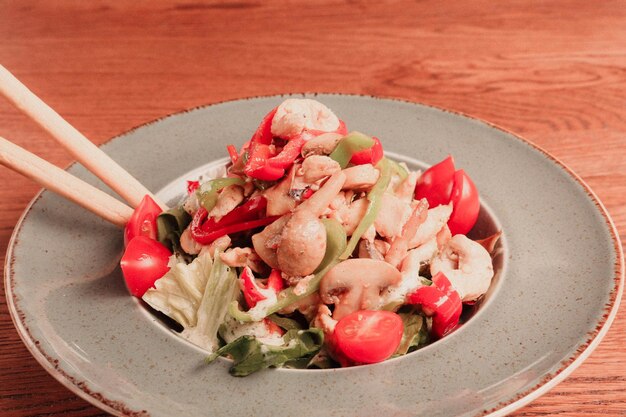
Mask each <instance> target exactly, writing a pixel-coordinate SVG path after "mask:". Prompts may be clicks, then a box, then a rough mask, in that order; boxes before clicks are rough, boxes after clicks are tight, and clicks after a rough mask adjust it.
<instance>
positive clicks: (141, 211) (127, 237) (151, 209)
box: [124, 195, 163, 245]
mask: <svg viewBox="0 0 626 417" xmlns="http://www.w3.org/2000/svg"><path fill="white" fill-rule="evenodd" d="M162 211H163V210H161V207H159V205H158V204H157V203H155V202H154V200H153V199H152V198H150V196H149V195H146V196H145V197H144V198H143V200H141V203H139V205H138V206H137V208H136V209H135V211H134V212H133V215H132V216H130V220H128V223H126V227H125V229H124V244H126V245H128V243H129V242H130V241H131V240H133V238H134V237H136V236H146V237H149V238H150V239H155V240H156V238H157V225H156V219H157V217H159V214H161V212H162Z"/></svg>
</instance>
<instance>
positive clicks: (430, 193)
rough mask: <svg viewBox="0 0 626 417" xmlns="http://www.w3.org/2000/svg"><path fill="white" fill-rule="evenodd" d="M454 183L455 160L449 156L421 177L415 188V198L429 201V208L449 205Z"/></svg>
mask: <svg viewBox="0 0 626 417" xmlns="http://www.w3.org/2000/svg"><path fill="white" fill-rule="evenodd" d="M453 181H454V159H453V158H452V156H448V157H447V158H446V159H444V160H443V161H441V162H439V163H438V164H435V165H433V166H431V167H430V168H428V169H427V170H426V171H424V173H423V174H422V175H421V176H420V178H419V180H418V181H417V186H416V187H415V198H416V199H418V200H421V199H422V198H425V199H426V200H428V207H430V208H433V207H437V206H439V205H441V204H448V203H449V202H450V196H451V195H452V183H453Z"/></svg>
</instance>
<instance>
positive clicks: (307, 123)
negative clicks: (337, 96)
mask: <svg viewBox="0 0 626 417" xmlns="http://www.w3.org/2000/svg"><path fill="white" fill-rule="evenodd" d="M338 128H339V119H338V118H337V116H335V114H334V113H333V112H332V111H331V110H330V109H329V108H328V107H326V106H325V105H323V104H322V103H320V102H319V101H315V100H311V99H308V98H304V99H295V98H290V99H287V100H285V101H283V102H282V103H281V104H280V105H279V106H278V108H277V109H276V114H275V115H274V118H273V120H272V127H271V131H272V135H274V136H278V137H279V138H284V139H289V138H292V137H294V136H297V135H299V134H301V133H302V132H303V131H304V130H318V131H322V132H333V131H335V130H337V129H338Z"/></svg>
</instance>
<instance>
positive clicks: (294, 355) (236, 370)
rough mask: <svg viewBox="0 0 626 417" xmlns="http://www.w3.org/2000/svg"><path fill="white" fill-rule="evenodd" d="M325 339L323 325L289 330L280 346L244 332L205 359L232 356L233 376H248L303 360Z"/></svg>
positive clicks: (211, 359)
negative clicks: (264, 341)
mask: <svg viewBox="0 0 626 417" xmlns="http://www.w3.org/2000/svg"><path fill="white" fill-rule="evenodd" d="M323 343H324V332H323V331H322V330H321V329H315V328H313V329H309V330H289V331H288V332H287V333H285V335H284V336H283V344H282V345H281V346H273V345H266V344H263V343H262V342H260V341H259V340H258V339H257V338H255V337H254V336H241V337H240V338H238V339H236V340H235V341H233V342H231V343H229V344H227V345H225V346H223V347H222V348H220V349H219V350H217V351H216V352H215V353H213V354H212V355H210V356H209V357H208V358H207V359H206V362H207V364H208V363H211V362H213V361H214V360H215V359H217V357H218V356H227V355H228V356H230V357H231V358H232V359H233V361H234V364H233V366H232V367H231V368H230V371H229V372H230V374H231V375H233V376H247V375H250V374H251V373H253V372H256V371H260V370H261V369H265V368H269V367H271V366H289V365H290V364H294V365H296V366H298V364H299V363H300V362H302V361H303V360H305V361H306V362H308V360H309V359H310V358H311V357H313V356H314V355H315V354H316V353H317V352H319V350H320V349H321V347H322V345H323Z"/></svg>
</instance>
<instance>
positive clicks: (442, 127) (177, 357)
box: [5, 95, 623, 417]
mask: <svg viewBox="0 0 626 417" xmlns="http://www.w3.org/2000/svg"><path fill="white" fill-rule="evenodd" d="M316 97H317V99H318V100H320V101H322V102H323V103H325V104H326V105H328V106H329V107H330V108H331V109H333V110H334V111H335V113H336V114H337V115H339V116H340V117H341V118H342V119H344V120H345V121H346V123H347V125H348V127H349V128H350V129H354V130H359V131H363V132H367V133H370V134H373V135H376V136H378V137H380V138H381V139H382V141H383V143H384V146H385V149H386V150H388V151H391V152H393V153H394V154H396V155H404V156H405V157H406V158H409V159H407V161H408V162H409V163H411V164H412V165H413V166H414V167H415V166H419V167H425V166H427V165H430V164H433V163H435V162H438V161H439V160H441V159H443V158H444V157H445V156H446V155H447V154H449V153H450V154H453V155H454V156H455V159H456V162H457V166H459V167H462V168H464V169H465V170H466V171H467V172H468V173H469V174H470V175H471V177H472V178H473V179H474V182H475V183H476V185H477V186H478V188H479V190H480V192H481V198H482V204H483V207H482V212H481V218H482V220H481V224H483V225H484V228H485V230H486V229H489V228H492V229H493V228H497V227H501V228H502V229H503V230H504V239H503V241H502V245H501V248H500V256H499V260H497V270H498V272H497V276H496V281H495V282H494V284H493V287H492V288H491V291H490V295H489V297H488V299H487V300H486V302H484V303H483V305H482V306H481V308H480V310H479V311H478V313H477V314H476V315H475V316H474V317H473V318H472V319H471V320H470V321H469V322H468V323H467V324H465V325H464V326H463V327H462V328H461V329H460V330H458V331H456V332H455V333H453V334H452V335H450V336H449V337H447V338H445V339H443V340H441V341H439V342H437V343H434V344H432V345H430V346H428V347H426V348H424V349H422V350H419V351H417V352H415V353H412V354H409V355H407V356H405V357H401V358H397V359H394V360H390V361H387V362H385V363H382V364H377V365H370V366H361V367H355V368H349V369H334V370H322V371H319V370H317V371H312V370H308V371H307V370H275V369H274V370H267V371H264V372H259V373H257V374H254V375H252V376H249V377H247V378H234V377H231V376H229V374H228V367H229V362H228V361H227V360H225V359H222V360H220V361H217V362H216V363H214V364H213V365H211V366H205V365H204V364H203V359H204V357H205V353H204V352H203V351H201V350H200V349H198V348H195V347H194V346H192V345H191V344H189V343H188V342H185V341H184V340H182V339H181V338H179V337H178V336H177V335H176V334H174V333H173V332H172V331H170V330H169V329H168V328H166V327H165V326H164V325H163V324H162V323H161V322H160V321H159V320H158V319H157V318H156V317H155V316H153V315H152V314H151V313H150V312H149V311H148V310H146V309H145V308H144V306H143V305H141V304H140V303H139V302H138V300H137V299H135V298H133V297H130V296H129V295H128V293H127V291H126V289H125V287H124V283H123V279H122V276H121V273H120V270H119V268H118V261H119V258H120V256H121V253H122V248H123V242H122V233H121V231H120V230H118V229H116V228H115V227H113V226H110V225H108V224H106V223H105V222H104V221H101V220H99V219H97V218H96V217H95V216H94V215H92V214H90V213H88V212H86V211H84V210H82V209H81V208H79V207H77V206H74V205H72V204H71V203H69V202H66V201H65V200H63V199H62V198H60V197H57V196H55V195H53V194H51V193H49V192H43V193H41V194H40V195H39V196H37V198H35V200H34V202H33V203H32V204H31V206H30V207H29V208H28V210H27V211H26V213H25V215H24V216H23V218H22V219H21V220H20V222H19V224H18V226H17V227H16V229H15V233H14V235H13V239H12V242H11V244H10V247H9V252H8V255H7V264H6V268H5V274H6V277H5V285H6V293H7V298H8V302H9V306H10V309H11V313H12V315H13V319H14V321H15V325H16V327H17V329H18V331H19V333H20V334H21V336H22V338H23V339H24V343H25V344H26V346H27V347H28V348H29V349H30V351H31V352H32V354H33V355H34V357H35V358H36V359H37V360H38V361H39V362H40V363H41V364H42V366H43V367H44V368H46V370H48V372H50V373H51V374H52V375H53V376H54V377H55V378H57V379H58V380H59V381H61V382H62V383H63V384H64V385H65V386H66V387H68V388H69V389H71V390H72V391H74V392H75V393H77V394H78V395H80V396H81V397H83V398H85V399H86V400H88V401H90V402H91V403H93V404H95V405H97V406H98V407H101V408H102V409H104V410H106V411H108V412H110V413H113V414H117V415H143V414H145V415H152V416H171V415H181V416H182V415H184V416H200V415H211V416H243V415H247V416H273V417H278V416H301V417H306V416H360V417H363V416H382V415H389V416H429V417H435V416H458V415H464V416H465V415H481V414H492V415H504V414H506V413H508V412H510V411H512V410H514V409H516V408H519V407H521V406H522V405H524V404H526V403H528V402H529V401H531V400H533V399H534V398H536V397H538V396H539V395H541V394H543V393H545V392H546V391H547V390H548V389H550V388H551V387H553V386H554V385H555V384H556V383H558V382H559V381H561V380H562V379H564V378H565V377H566V376H567V375H568V374H569V373H570V372H571V371H572V370H573V369H574V368H575V367H576V366H578V365H579V364H580V363H581V362H582V361H583V360H584V359H585V358H586V357H587V356H588V355H589V353H590V352H591V350H593V348H594V347H595V346H596V345H597V344H598V343H599V341H600V339H601V338H602V336H603V335H604V334H605V333H606V331H607V330H608V327H609V325H610V323H611V321H612V319H613V317H614V316H615V313H616V310H617V305H618V302H619V299H620V296H621V292H622V280H623V262H622V259H621V257H622V251H621V248H620V244H619V241H618V239H617V238H616V232H615V228H614V226H613V225H612V223H611V220H610V219H609V217H608V215H607V213H606V211H605V209H604V208H603V207H602V205H601V204H600V202H599V201H598V200H597V199H596V197H595V196H594V195H593V194H592V192H591V191H590V190H589V188H588V187H587V186H586V185H585V184H584V183H583V182H582V181H581V180H580V179H579V178H578V177H576V175H575V174H573V173H572V172H571V171H570V170H568V169H567V168H566V167H564V166H563V165H562V164H561V163H559V162H558V161H556V160H555V159H554V158H553V157H551V156H550V155H548V154H547V153H545V152H543V151H542V150H540V149H538V148H537V147H535V146H533V145H531V144H530V143H528V142H526V141H524V140H521V139H519V138H517V137H515V136H513V135H511V134H509V133H506V132H504V131H502V130H499V129H497V128H495V127H492V126H489V125H487V124H485V123H483V122H480V121H477V120H473V119H470V118H467V117H464V116H460V115H458V114H453V113H449V112H446V111H442V110H439V109H435V108H431V107H426V106H422V105H417V104H412V103H406V102H401V101H395V100H385V99H376V98H369V97H357V96H344V95H317V96H316ZM283 99H284V97H267V98H255V99H249V100H237V101H232V102H226V103H222V104H218V105H212V106H208V107H203V108H198V109H195V110H192V111H189V112H185V113H181V114H176V115H173V116H170V117H167V118H164V119H162V120H159V121H156V122H154V123H150V124H147V125H145V126H142V127H140V128H138V129H135V130H133V131H131V132H128V133H126V134H124V135H122V136H120V137H118V138H116V139H114V140H112V141H110V142H109V143H107V144H106V145H104V146H103V149H104V150H105V151H106V152H107V153H109V154H110V155H111V156H112V157H113V159H115V160H117V161H119V163H120V164H121V165H122V166H124V167H126V168H127V169H128V170H129V171H130V172H131V173H132V174H133V175H135V176H136V177H137V178H138V179H139V180H140V181H142V182H143V183H144V184H146V185H147V186H148V188H150V189H152V190H161V191H162V193H161V195H162V196H164V197H166V198H168V199H169V198H174V197H175V194H177V193H180V192H182V190H184V179H185V178H189V177H190V176H193V175H196V173H197V172H199V171H197V170H196V169H200V170H202V169H203V168H201V167H203V166H205V165H206V164H207V163H208V162H211V161H215V160H217V159H220V158H222V157H224V156H225V155H226V153H225V145H226V144H229V143H234V144H237V145H238V146H240V145H241V144H242V143H243V142H244V141H245V140H247V139H248V138H249V137H250V136H251V133H252V132H253V131H254V129H255V127H256V125H257V124H258V123H259V121H260V120H261V118H262V117H263V115H264V114H265V113H266V112H267V111H268V109H270V108H272V107H273V106H275V105H277V104H278V103H279V102H280V101H282V100H283ZM193 170H196V172H195V173H191V171H193ZM69 171H70V172H71V173H72V174H74V175H77V176H78V177H80V178H83V179H85V180H87V181H88V182H90V183H92V184H95V185H97V186H98V187H100V188H103V189H105V187H104V186H103V185H102V184H101V183H99V182H98V180H96V179H94V177H92V176H91V175H90V174H89V173H87V172H86V171H85V170H84V169H83V168H82V167H81V166H79V165H74V166H73V167H72V168H71V169H70V170H69ZM176 178H178V180H176V181H175V182H174V183H171V182H172V180H174V179H176ZM173 190H174V191H173Z"/></svg>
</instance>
